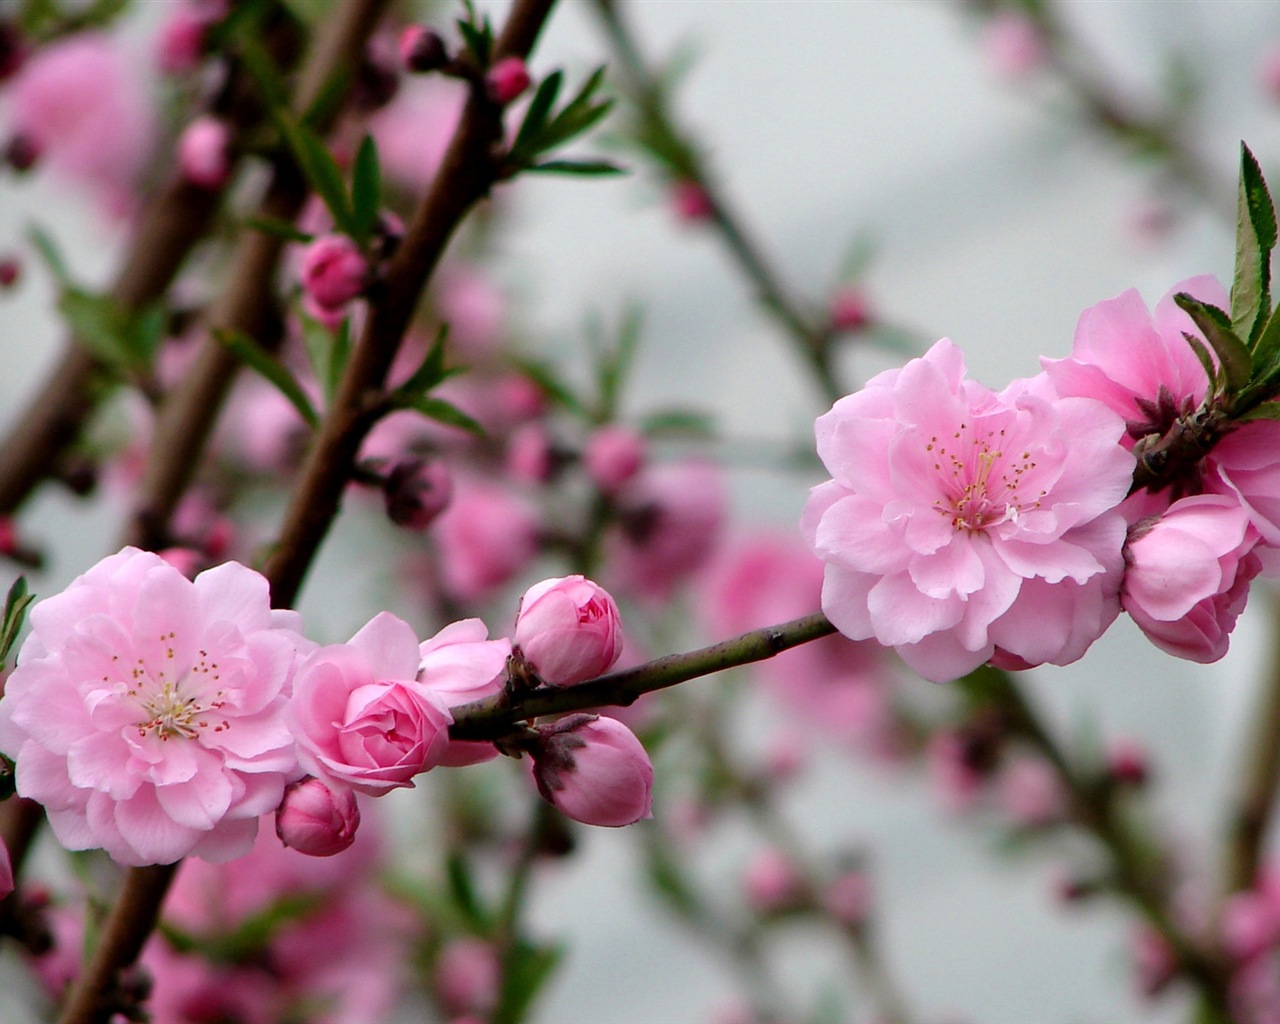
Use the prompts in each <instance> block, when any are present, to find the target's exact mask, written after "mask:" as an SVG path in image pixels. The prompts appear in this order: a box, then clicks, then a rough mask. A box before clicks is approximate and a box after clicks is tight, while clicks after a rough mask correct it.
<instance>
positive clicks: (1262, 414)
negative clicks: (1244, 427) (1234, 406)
mask: <svg viewBox="0 0 1280 1024" xmlns="http://www.w3.org/2000/svg"><path fill="white" fill-rule="evenodd" d="M1250 420H1280V402H1276V401H1271V402H1263V403H1261V404H1260V405H1255V406H1254V407H1253V408H1252V409H1250V410H1249V411H1248V412H1247V413H1245V414H1244V415H1243V416H1237V417H1236V418H1235V422H1236V423H1248V422H1249V421H1250Z"/></svg>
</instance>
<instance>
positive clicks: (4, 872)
mask: <svg viewBox="0 0 1280 1024" xmlns="http://www.w3.org/2000/svg"><path fill="white" fill-rule="evenodd" d="M11 892H13V865H12V864H11V863H10V862H9V848H8V847H7V846H5V845H4V840H3V839H0V900H2V899H4V898H5V897H6V896H8V895H9V893H11Z"/></svg>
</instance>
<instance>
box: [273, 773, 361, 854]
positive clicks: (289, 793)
mask: <svg viewBox="0 0 1280 1024" xmlns="http://www.w3.org/2000/svg"><path fill="white" fill-rule="evenodd" d="M359 827H360V808H359V807H357V806H356V795H355V793H354V792H352V791H351V790H349V789H345V788H344V789H337V790H335V789H330V788H329V787H328V786H326V785H325V784H324V783H323V782H321V781H320V780H319V779H315V778H311V777H309V776H308V777H307V778H305V779H302V780H301V781H300V782H295V783H294V784H293V785H292V786H290V787H289V788H288V789H286V790H285V791H284V802H283V803H281V804H280V807H279V809H278V810H277V811H276V835H278V836H279V837H280V842H282V843H284V845H285V846H287V847H289V848H290V849H293V850H297V851H298V852H299V853H305V854H307V855H308V856H310V857H332V856H333V855H334V854H335V853H341V852H342V851H343V850H345V849H346V848H347V847H349V846H350V845H351V844H352V843H353V842H355V839H356V829H357V828H359Z"/></svg>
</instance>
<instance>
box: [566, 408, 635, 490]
mask: <svg viewBox="0 0 1280 1024" xmlns="http://www.w3.org/2000/svg"><path fill="white" fill-rule="evenodd" d="M582 457H583V461H584V462H585V464H586V467H587V473H588V475H589V476H590V477H591V479H592V480H593V481H594V482H595V485H596V486H597V487H599V488H600V490H602V491H603V492H604V493H605V494H612V493H613V492H614V491H616V490H617V489H618V488H619V487H621V486H622V485H623V484H625V483H627V482H628V481H629V480H631V479H632V477H634V476H635V475H636V474H637V473H639V472H640V469H641V467H642V466H643V465H644V459H645V441H644V435H643V434H641V433H640V431H638V430H636V429H634V428H633V427H627V426H623V425H622V424H621V423H610V424H608V425H607V426H603V427H601V428H600V429H599V430H597V431H596V432H595V433H593V434H592V435H591V437H590V438H589V439H588V440H587V447H586V450H585V451H584V452H583V453H582Z"/></svg>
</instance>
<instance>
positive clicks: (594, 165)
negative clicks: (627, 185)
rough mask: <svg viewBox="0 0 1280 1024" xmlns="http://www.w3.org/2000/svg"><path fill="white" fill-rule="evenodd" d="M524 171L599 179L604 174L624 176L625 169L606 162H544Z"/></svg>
mask: <svg viewBox="0 0 1280 1024" xmlns="http://www.w3.org/2000/svg"><path fill="white" fill-rule="evenodd" d="M525 170H526V171H537V172H539V173H541V174H575V175H579V176H581V177H599V176H600V175H604V174H626V173H627V169H626V168H625V167H620V166H619V165H618V164H615V163H612V162H610V161H608V160H544V161H543V162H542V163H540V164H532V165H530V166H529V167H526V168H525Z"/></svg>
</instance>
